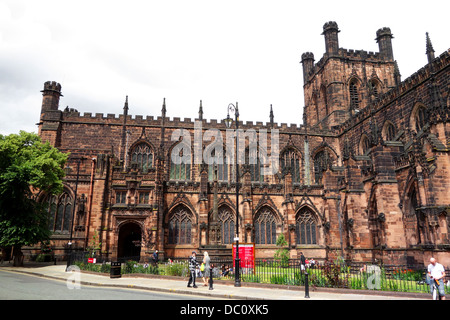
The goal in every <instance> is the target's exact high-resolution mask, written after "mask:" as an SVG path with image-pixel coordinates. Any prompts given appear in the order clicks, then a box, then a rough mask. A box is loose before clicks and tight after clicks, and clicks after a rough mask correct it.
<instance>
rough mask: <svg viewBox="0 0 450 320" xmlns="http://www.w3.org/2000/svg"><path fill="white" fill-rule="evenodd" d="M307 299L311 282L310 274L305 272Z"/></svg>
mask: <svg viewBox="0 0 450 320" xmlns="http://www.w3.org/2000/svg"><path fill="white" fill-rule="evenodd" d="M305 298H307V299H309V280H308V272H306V271H305Z"/></svg>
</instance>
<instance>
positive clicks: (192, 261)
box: [187, 251, 198, 288]
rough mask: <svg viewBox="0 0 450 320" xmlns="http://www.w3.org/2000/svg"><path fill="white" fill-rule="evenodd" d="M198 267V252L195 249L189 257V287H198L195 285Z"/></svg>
mask: <svg viewBox="0 0 450 320" xmlns="http://www.w3.org/2000/svg"><path fill="white" fill-rule="evenodd" d="M197 268H198V262H197V253H196V252H195V251H192V255H191V256H190V257H189V282H188V285H187V286H188V288H190V287H191V283H192V287H193V288H197V286H196V285H195V272H196V269H197Z"/></svg>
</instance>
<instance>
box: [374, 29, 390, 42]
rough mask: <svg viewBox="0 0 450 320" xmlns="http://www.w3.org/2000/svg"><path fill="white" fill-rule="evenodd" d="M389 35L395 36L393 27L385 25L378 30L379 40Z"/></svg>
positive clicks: (377, 39) (377, 38)
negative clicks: (392, 30)
mask: <svg viewBox="0 0 450 320" xmlns="http://www.w3.org/2000/svg"><path fill="white" fill-rule="evenodd" d="M385 36H388V37H390V38H393V36H392V32H391V29H390V28H388V27H384V28H380V29H378V30H377V37H376V39H375V40H376V41H377V42H378V41H379V40H380V38H382V37H385Z"/></svg>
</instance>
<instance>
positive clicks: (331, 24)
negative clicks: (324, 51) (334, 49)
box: [322, 21, 339, 34]
mask: <svg viewBox="0 0 450 320" xmlns="http://www.w3.org/2000/svg"><path fill="white" fill-rule="evenodd" d="M327 31H337V32H339V28H338V25H337V23H336V21H328V22H326V23H325V24H324V25H323V33H325V32H327ZM323 33H322V34H323Z"/></svg>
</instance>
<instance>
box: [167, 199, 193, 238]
mask: <svg viewBox="0 0 450 320" xmlns="http://www.w3.org/2000/svg"><path fill="white" fill-rule="evenodd" d="M191 232H192V214H191V212H190V210H189V209H187V208H186V207H185V206H182V205H180V206H178V207H177V208H176V209H175V210H174V211H173V213H172V216H171V217H170V219H169V239H168V240H169V241H168V242H169V244H190V243H191V240H192V238H191Z"/></svg>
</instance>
